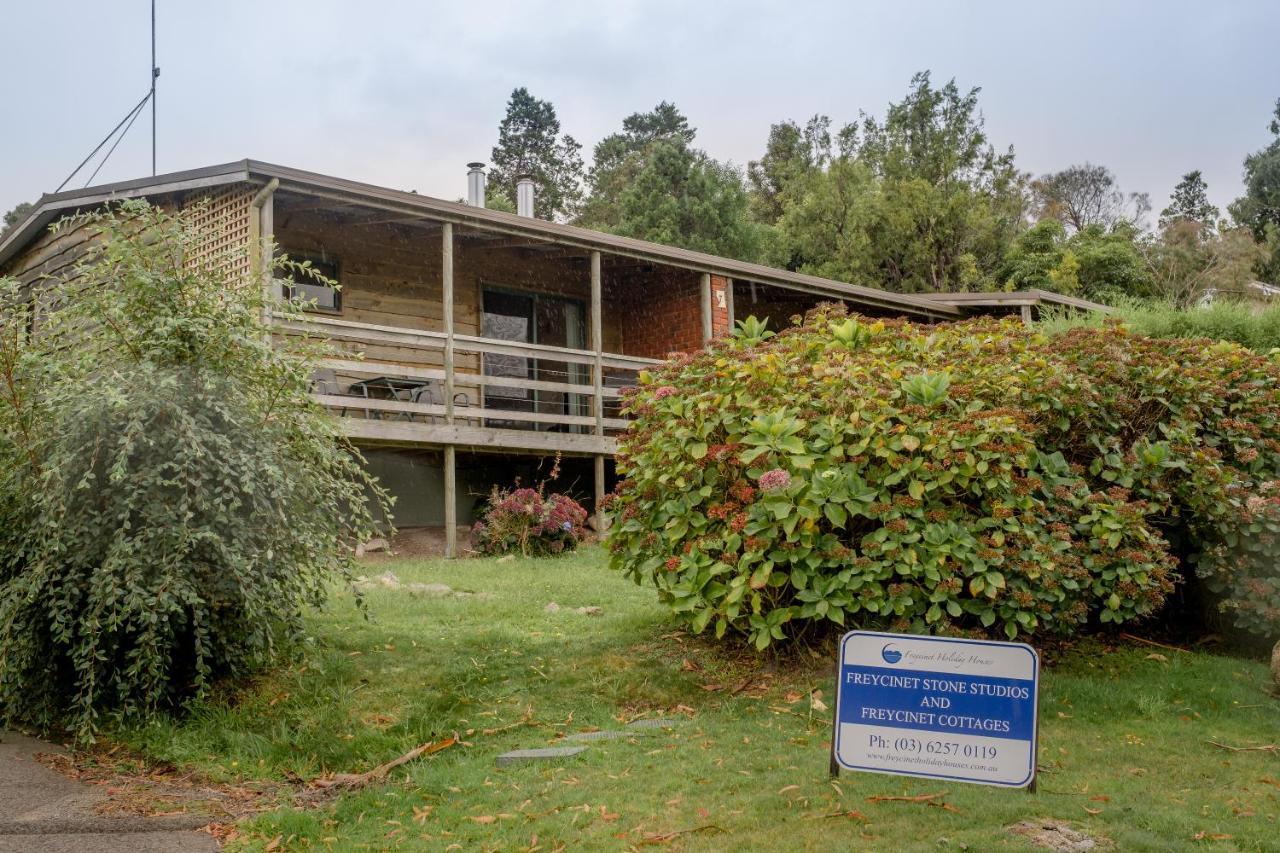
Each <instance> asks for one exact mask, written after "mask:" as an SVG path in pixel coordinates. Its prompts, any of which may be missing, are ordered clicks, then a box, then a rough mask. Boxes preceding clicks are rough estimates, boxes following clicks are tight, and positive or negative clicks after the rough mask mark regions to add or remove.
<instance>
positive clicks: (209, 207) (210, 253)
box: [182, 184, 254, 279]
mask: <svg viewBox="0 0 1280 853" xmlns="http://www.w3.org/2000/svg"><path fill="white" fill-rule="evenodd" d="M253 194H254V187H252V186H250V185H249V184H232V185H231V186H227V187H219V188H217V189H213V190H208V191H205V192H199V193H193V194H192V195H189V196H187V197H186V199H185V200H184V201H183V205H182V206H183V208H184V209H186V210H189V211H191V212H192V214H193V222H194V224H195V227H196V228H197V230H198V233H199V234H200V242H199V247H198V248H197V250H196V251H195V252H194V253H193V254H192V255H191V257H189V258H187V259H186V265H187V267H188V268H196V267H208V268H210V269H215V270H218V271H219V272H220V273H222V274H223V275H224V276H226V277H227V278H228V279H234V278H236V277H239V276H248V275H249V273H250V264H251V259H250V252H249V249H250V246H249V241H250V234H249V206H250V204H251V203H252V201H253Z"/></svg>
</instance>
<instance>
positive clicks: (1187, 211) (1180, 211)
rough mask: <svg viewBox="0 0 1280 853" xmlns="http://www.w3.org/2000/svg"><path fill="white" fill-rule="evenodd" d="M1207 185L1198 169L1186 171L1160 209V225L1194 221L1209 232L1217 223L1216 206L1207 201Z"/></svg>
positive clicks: (1211, 231)
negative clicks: (1165, 203)
mask: <svg viewBox="0 0 1280 853" xmlns="http://www.w3.org/2000/svg"><path fill="white" fill-rule="evenodd" d="M1208 191H1209V186H1208V184H1206V183H1205V182H1204V178H1203V177H1201V175H1200V170H1199V169H1196V170H1195V171H1194V172H1187V173H1186V174H1185V175H1183V176H1182V180H1181V181H1179V182H1178V185H1177V186H1176V187H1174V188H1173V194H1172V195H1170V196H1169V206H1168V207H1166V208H1165V209H1164V210H1162V211H1160V227H1161V228H1167V227H1168V226H1170V225H1172V224H1173V223H1175V222H1194V223H1196V224H1197V225H1199V226H1200V228H1201V229H1202V230H1203V231H1204V232H1205V233H1206V234H1210V233H1213V231H1214V230H1215V229H1216V228H1217V225H1218V208H1216V207H1214V206H1213V205H1212V204H1210V203H1209V192H1208Z"/></svg>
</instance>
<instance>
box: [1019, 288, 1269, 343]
mask: <svg viewBox="0 0 1280 853" xmlns="http://www.w3.org/2000/svg"><path fill="white" fill-rule="evenodd" d="M1114 319H1118V320H1123V321H1124V322H1125V323H1127V324H1129V325H1130V326H1132V327H1133V330H1134V331H1136V332H1138V333H1139V334H1143V335H1149V336H1150V337H1153V338H1213V339H1215V340H1222V341H1234V342H1236V343H1238V344H1241V345H1242V346H1245V347H1248V348H1249V349H1251V350H1253V351H1254V352H1258V353H1263V354H1266V353H1267V352H1269V351H1270V350H1272V349H1273V348H1275V347H1280V305H1274V306H1270V307H1266V308H1257V307H1256V306H1251V305H1247V304H1244V303H1240V302H1228V301H1219V302H1214V303H1212V304H1211V305H1208V306H1205V307H1195V308H1185V309H1182V308H1175V307H1174V306H1172V305H1164V304H1160V303H1151V302H1142V301H1137V300H1133V301H1128V302H1121V303H1120V304H1119V305H1117V306H1115V311H1114V312H1113V313H1111V314H1094V313H1088V312H1085V313H1082V312H1079V311H1065V310H1064V311H1049V312H1046V314H1045V317H1044V318H1043V319H1042V320H1041V321H1040V322H1038V323H1037V324H1036V326H1037V327H1038V328H1040V329H1041V330H1042V331H1046V332H1049V333H1050V334H1057V333H1060V332H1064V331H1066V330H1067V329H1070V328H1074V327H1076V326H1101V325H1102V324H1103V323H1106V322H1108V321H1110V320H1114Z"/></svg>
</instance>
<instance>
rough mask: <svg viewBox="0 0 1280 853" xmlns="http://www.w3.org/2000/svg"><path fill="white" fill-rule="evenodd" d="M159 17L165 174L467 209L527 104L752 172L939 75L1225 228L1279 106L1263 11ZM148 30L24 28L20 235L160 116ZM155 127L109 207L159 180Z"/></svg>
mask: <svg viewBox="0 0 1280 853" xmlns="http://www.w3.org/2000/svg"><path fill="white" fill-rule="evenodd" d="M158 14H159V64H160V66H161V68H162V75H161V77H160V83H159V99H158V103H159V130H158V136H159V164H158V165H159V170H160V171H161V172H167V171H175V170H179V169H186V168H192V167H198V166H204V165H210V164H214V163H221V162H226V161H230V160H237V159H241V158H244V157H252V158H256V159H260V160H266V161H269V162H274V163H280V164H284V165H289V166H295V167H299V168H304V169H310V170H313V171H318V172H323V173H327V174H331V175H337V176H340V177H345V178H352V179H356V180H363V181H368V182H371V183H375V184H380V185H384V186H389V187H395V188H400V189H416V190H418V191H419V192H422V193H426V194H429V195H435V196H441V197H445V198H457V197H459V196H461V195H464V194H465V180H464V173H465V163H466V162H467V161H469V160H473V159H480V160H488V159H489V152H490V150H491V149H492V147H493V144H494V143H495V141H496V138H497V124H498V121H499V120H500V118H501V116H502V113H503V109H504V106H505V102H506V99H507V97H508V96H509V95H510V93H511V90H512V89H513V88H514V87H517V86H526V87H528V88H529V90H530V91H531V92H532V93H533V94H534V95H536V96H538V97H540V98H545V99H549V100H550V101H551V102H552V103H554V104H555V106H556V109H557V111H558V112H559V116H560V120H561V122H562V124H563V126H564V129H565V130H566V131H568V132H569V133H571V134H573V135H574V136H575V137H576V138H577V139H578V141H579V142H582V143H583V145H584V146H585V148H586V151H585V152H584V153H586V154H588V155H589V152H590V148H591V146H592V145H593V144H594V143H595V142H596V141H597V140H598V139H599V138H600V137H602V136H604V135H605V134H607V133H610V132H612V131H613V130H615V129H617V128H618V127H619V125H620V123H621V121H622V119H623V117H624V116H626V115H628V114H630V113H632V112H635V111H638V110H644V109H648V108H650V107H652V106H653V105H654V104H656V103H657V102H658V101H660V100H663V99H665V100H670V101H674V102H675V103H676V104H677V105H678V106H679V107H680V109H681V110H683V111H684V112H685V114H686V115H688V116H689V118H690V121H691V122H692V123H693V125H694V126H695V127H697V129H698V140H697V141H698V144H699V145H700V146H702V147H703V148H705V149H706V150H707V151H708V152H710V153H711V154H712V155H713V156H715V157H717V158H720V159H729V160H732V161H734V162H735V163H737V164H739V165H743V164H745V163H746V162H747V161H748V160H750V159H753V158H755V157H758V156H759V154H760V153H761V151H762V149H763V145H764V140H765V136H766V134H767V132H768V128H769V125H770V124H771V123H773V122H776V121H779V120H783V119H788V118H793V119H796V120H798V121H803V120H804V119H805V118H806V117H807V116H809V115H812V114H813V113H816V112H822V113H826V114H828V115H830V116H831V117H832V119H833V120H834V123H835V125H836V126H839V125H841V124H843V123H845V122H846V121H849V120H852V119H855V118H856V117H857V114H858V111H859V110H860V109H861V110H866V111H867V112H870V113H873V114H875V115H882V114H883V112H884V107H885V104H886V103H887V102H889V101H890V100H898V99H900V98H901V97H902V95H903V93H904V92H905V91H906V87H907V82H908V80H909V79H910V77H911V75H912V73H913V72H915V71H917V70H921V69H930V70H932V71H933V74H934V77H935V79H936V80H938V81H939V82H941V81H945V80H946V79H948V78H951V77H955V78H956V80H957V82H958V83H959V84H960V85H961V87H963V88H968V87H970V86H981V87H982V94H981V96H980V99H979V103H980V105H981V108H982V110H983V112H984V114H985V116H986V119H987V130H988V133H989V135H990V138H991V140H992V141H993V142H994V143H995V144H996V145H997V146H999V147H1002V148H1003V147H1004V146H1007V145H1013V146H1014V148H1015V150H1016V152H1017V160H1018V163H1019V165H1020V166H1021V168H1023V169H1025V170H1028V171H1031V172H1034V173H1037V174H1039V173H1042V172H1045V171H1049V170H1055V169H1059V168H1062V167H1063V166H1066V165H1069V164H1071V163H1075V162H1082V161H1085V160H1088V161H1092V162H1095V163H1104V164H1106V165H1107V166H1109V167H1111V169H1112V170H1113V171H1114V172H1115V173H1116V174H1117V176H1118V177H1119V179H1120V184H1121V186H1122V188H1123V189H1125V190H1126V191H1145V192H1149V193H1150V194H1151V197H1152V201H1153V204H1154V206H1155V209H1156V210H1157V211H1159V210H1160V208H1161V207H1163V206H1164V203H1165V201H1166V199H1167V197H1168V194H1169V191H1170V190H1171V189H1172V187H1173V185H1174V184H1175V183H1176V182H1177V180H1178V177H1179V176H1180V175H1181V174H1182V173H1184V172H1186V171H1188V170H1191V169H1200V170H1202V171H1203V172H1204V174H1205V177H1206V179H1207V181H1208V183H1209V191H1210V196H1211V198H1212V199H1213V201H1214V202H1216V203H1217V204H1219V205H1220V206H1223V207H1225V205H1226V203H1227V202H1229V201H1230V200H1231V199H1233V198H1235V197H1236V196H1237V195H1239V193H1240V188H1241V187H1240V164H1241V160H1242V159H1243V157H1244V155H1245V154H1246V153H1248V152H1250V151H1254V150H1257V149H1258V148H1261V147H1262V146H1263V145H1264V144H1265V143H1266V142H1267V140H1268V138H1269V134H1268V132H1267V129H1266V125H1267V121H1268V119H1269V116H1270V113H1271V109H1272V105H1273V104H1274V102H1275V100H1276V98H1277V97H1280V51H1278V50H1277V34H1278V33H1280V3H1276V2H1266V1H1265V0H1256V2H1244V0H1217V2H1213V3H1204V2H1194V3H1193V2H1182V0H1158V2H1141V3H1140V2H1118V0H1108V2H1090V0H1075V2H1071V3H1052V4H1050V3H1041V2H1026V0H1023V1H1022V2H968V3H966V2H959V0H955V2H925V1H924V0H914V2H910V3H903V2H881V3H871V2H858V3H855V2H829V3H806V2H801V1H800V0H790V2H758V3H757V2H742V3H729V2H714V3H712V2H696V0H684V2H639V0H635V2H616V3H614V2H609V0H595V2H583V3H576V2H563V0H562V2H518V3H487V2H471V3H457V2H449V3H431V2H390V1H389V0H387V2H384V0H363V2H355V0H290V1H288V2H286V0H219V2H208V0H160V2H159V13H158ZM148 16H149V2H148V0H107V2H104V0H60V2H57V3H17V2H11V3H5V4H4V5H3V11H0V29H3V31H4V33H5V39H4V47H3V50H0V65H2V66H3V69H2V73H0V81H3V82H0V95H3V103H4V105H5V109H4V115H5V116H6V118H7V119H8V120H7V121H6V123H5V125H6V126H5V131H4V133H3V134H0V211H3V210H7V209H9V208H10V207H12V206H13V205H14V204H16V203H17V202H19V201H23V200H34V199H36V198H37V197H38V196H39V195H40V193H42V192H51V191H53V189H54V188H55V187H57V185H58V184H59V183H60V182H61V181H62V179H63V178H65V177H66V175H67V173H68V172H69V171H70V170H71V169H72V168H74V167H75V165H76V164H77V163H78V162H79V161H80V160H81V159H82V158H83V157H84V156H85V155H86V154H87V153H88V152H89V150H90V149H91V148H92V147H93V145H94V144H95V143H96V142H97V141H98V140H99V139H100V138H101V137H102V136H103V135H105V134H106V132H107V131H108V130H109V129H110V128H111V127H112V125H114V124H115V123H116V121H118V120H119V119H120V117H121V116H122V115H124V113H126V112H127V111H128V109H129V108H130V107H131V106H132V105H133V104H134V103H135V102H136V101H137V100H138V99H139V98H141V97H142V95H143V94H144V93H145V91H146V87H147V85H148V80H147V76H148V67H149V25H148V20H149V18H148ZM149 118H150V117H149V114H147V115H144V116H143V117H142V118H141V119H139V121H138V123H137V124H136V125H135V126H134V128H133V131H132V133H131V135H130V136H129V137H128V138H127V139H125V141H124V142H123V143H122V144H121V145H120V147H119V149H118V150H117V151H116V153H115V156H114V157H113V158H112V160H111V161H110V162H109V163H108V164H107V165H106V167H105V168H104V169H103V170H102V172H101V173H100V174H99V176H98V178H97V180H96V181H95V183H103V182H107V181H115V180H124V179H128V178H134V177H139V176H143V175H146V174H148V173H149V172H150V124H149ZM84 177H87V176H84ZM84 177H81V178H80V179H79V180H78V181H77V182H75V183H73V184H71V185H70V186H78V185H79V184H82V183H83V182H84Z"/></svg>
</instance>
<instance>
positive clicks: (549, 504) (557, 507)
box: [472, 487, 587, 557]
mask: <svg viewBox="0 0 1280 853" xmlns="http://www.w3.org/2000/svg"><path fill="white" fill-rule="evenodd" d="M586 523H587V511H586V510H585V509H584V508H583V507H582V505H581V504H580V503H578V502H577V501H575V500H574V499H573V498H571V497H569V496H568V495H562V494H558V493H556V492H552V493H551V494H543V490H542V489H541V488H538V489H531V488H528V487H525V488H521V489H510V490H508V489H498V488H495V489H494V490H493V493H492V494H490V495H489V504H488V506H487V507H485V510H484V513H483V514H482V515H481V517H480V520H479V521H477V522H476V525H475V528H474V529H473V530H472V539H473V541H474V543H475V546H476V550H478V551H479V552H480V553H482V554H510V553H518V554H523V555H524V556H526V557H547V556H550V555H552V554H562V553H564V552H565V551H572V550H573V549H574V548H576V547H577V546H578V543H579V542H581V541H582V540H583V538H584V537H585V536H586V532H587V531H586V527H585V525H586Z"/></svg>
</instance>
